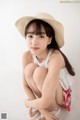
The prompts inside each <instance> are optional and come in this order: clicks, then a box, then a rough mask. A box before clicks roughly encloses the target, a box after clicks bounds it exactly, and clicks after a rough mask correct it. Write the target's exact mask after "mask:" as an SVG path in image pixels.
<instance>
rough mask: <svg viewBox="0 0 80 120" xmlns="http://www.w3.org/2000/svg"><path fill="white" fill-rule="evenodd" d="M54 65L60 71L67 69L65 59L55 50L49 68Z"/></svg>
mask: <svg viewBox="0 0 80 120" xmlns="http://www.w3.org/2000/svg"><path fill="white" fill-rule="evenodd" d="M52 65H53V66H54V67H57V68H59V69H61V68H64V67H65V61H64V57H63V56H62V54H61V53H60V52H59V51H58V50H55V51H53V52H52V55H51V57H50V60H49V63H48V67H51V66H52Z"/></svg>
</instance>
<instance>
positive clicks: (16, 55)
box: [0, 0, 80, 120]
mask: <svg viewBox="0 0 80 120" xmlns="http://www.w3.org/2000/svg"><path fill="white" fill-rule="evenodd" d="M38 12H48V13H50V14H51V15H53V16H54V17H55V19H57V20H59V21H60V22H61V23H63V25H64V40H65V45H64V47H63V48H62V49H61V50H62V51H63V52H64V53H65V55H66V56H67V57H68V59H69V61H70V62H71V64H72V66H73V67H74V69H75V72H76V76H75V77H74V78H73V79H74V82H73V97H72V98H73V99H72V100H73V101H74V102H73V106H72V111H71V113H70V115H69V117H68V119H67V120H78V119H79V118H80V115H79V112H80V105H79V104H80V93H79V91H80V3H60V0H0V117H1V114H2V113H7V119H8V120H23V119H24V120H27V118H28V116H27V109H26V108H25V106H24V101H25V100H26V98H27V96H26V94H25V92H24V89H23V85H22V54H23V53H24V51H26V50H27V44H26V41H25V39H24V38H23V37H22V36H21V35H20V34H19V32H18V31H17V29H16V27H15V22H16V20H17V19H19V18H20V17H23V16H26V15H35V14H36V13H38ZM0 119H1V118H0Z"/></svg>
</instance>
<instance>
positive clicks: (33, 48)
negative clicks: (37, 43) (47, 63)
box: [31, 47, 39, 50]
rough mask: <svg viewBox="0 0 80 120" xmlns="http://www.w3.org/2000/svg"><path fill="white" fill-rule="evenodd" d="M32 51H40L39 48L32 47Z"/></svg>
mask: <svg viewBox="0 0 80 120" xmlns="http://www.w3.org/2000/svg"><path fill="white" fill-rule="evenodd" d="M31 49H32V50H38V49H39V47H31Z"/></svg>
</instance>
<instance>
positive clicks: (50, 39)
mask: <svg viewBox="0 0 80 120" xmlns="http://www.w3.org/2000/svg"><path fill="white" fill-rule="evenodd" d="M51 41H52V37H50V38H49V42H48V45H49V44H50V43H51Z"/></svg>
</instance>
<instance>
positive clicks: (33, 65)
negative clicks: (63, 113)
mask: <svg viewBox="0 0 80 120" xmlns="http://www.w3.org/2000/svg"><path fill="white" fill-rule="evenodd" d="M16 26H17V28H18V30H19V32H20V33H21V35H22V36H23V37H25V39H26V44H28V47H29V50H28V51H26V52H25V53H24V55H23V85H24V89H25V92H26V94H27V96H28V100H26V102H25V105H26V107H28V108H30V111H29V115H30V116H31V119H32V118H33V116H34V120H52V119H53V120H56V119H57V114H58V113H59V111H60V108H61V107H64V108H65V109H67V110H68V111H70V105H71V84H70V83H71V76H74V75H75V72H74V71H73V68H72V66H71V64H70V63H69V61H68V59H67V57H66V56H65V55H64V54H63V53H62V52H61V50H60V48H61V47H62V46H63V45H64V30H63V25H62V24H61V23H60V22H58V21H56V20H55V19H54V18H53V16H51V15H49V14H48V13H39V14H37V15H36V16H34V17H33V16H26V17H22V18H20V19H19V20H18V21H17V22H16ZM34 109H35V111H33V110H34ZM38 114H41V116H39V118H37V119H36V116H37V115H38Z"/></svg>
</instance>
